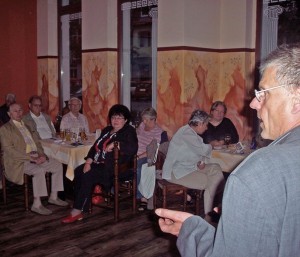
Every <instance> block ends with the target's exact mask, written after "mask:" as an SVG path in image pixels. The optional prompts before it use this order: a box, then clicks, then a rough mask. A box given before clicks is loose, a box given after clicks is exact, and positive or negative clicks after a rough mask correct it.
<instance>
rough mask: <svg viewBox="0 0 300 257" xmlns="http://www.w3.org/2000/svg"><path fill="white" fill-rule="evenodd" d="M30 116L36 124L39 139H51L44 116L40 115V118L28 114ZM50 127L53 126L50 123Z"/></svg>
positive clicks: (50, 132)
mask: <svg viewBox="0 0 300 257" xmlns="http://www.w3.org/2000/svg"><path fill="white" fill-rule="evenodd" d="M30 115H31V117H32V118H33V120H34V122H35V124H36V129H37V132H38V133H39V135H40V137H41V139H47V138H51V137H52V131H51V129H50V128H49V125H48V123H47V121H46V119H45V117H44V115H43V114H42V113H41V114H40V116H36V115H35V114H34V113H32V112H30ZM51 125H52V126H53V124H52V122H51ZM53 127H54V126H53Z"/></svg>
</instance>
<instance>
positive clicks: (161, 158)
mask: <svg viewBox="0 0 300 257" xmlns="http://www.w3.org/2000/svg"><path fill="white" fill-rule="evenodd" d="M168 147H169V142H164V143H162V144H161V145H160V146H159V148H158V153H157V160H156V163H155V167H156V170H162V167H163V165H164V162H165V159H166V156H167V152H168Z"/></svg>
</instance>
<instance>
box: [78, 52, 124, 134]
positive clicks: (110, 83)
mask: <svg viewBox="0 0 300 257" xmlns="http://www.w3.org/2000/svg"><path fill="white" fill-rule="evenodd" d="M116 64H117V60H116V53H112V52H108V53H105V52H101V53H84V54H83V74H84V80H83V90H82V101H83V108H84V109H83V111H84V114H85V115H86V117H87V119H88V122H89V126H90V131H92V132H94V131H95V130H96V129H98V128H100V129H102V128H104V127H105V126H107V115H108V111H109V109H110V107H111V106H112V105H114V104H116V103H117V102H118V88H117V82H116V81H117V73H116V67H117V65H116Z"/></svg>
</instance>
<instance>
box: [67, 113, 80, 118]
mask: <svg viewBox="0 0 300 257" xmlns="http://www.w3.org/2000/svg"><path fill="white" fill-rule="evenodd" d="M69 113H70V115H71V116H72V117H73V118H78V117H79V115H80V113H78V116H75V115H74V114H73V112H69Z"/></svg>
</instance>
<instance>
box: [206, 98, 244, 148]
mask: <svg viewBox="0 0 300 257" xmlns="http://www.w3.org/2000/svg"><path fill="white" fill-rule="evenodd" d="M226 111H227V107H226V105H225V104H224V103H223V102H221V101H216V102H214V103H213V104H212V106H211V108H210V115H211V119H210V121H209V123H208V127H207V130H206V131H205V132H204V133H203V135H202V138H203V141H204V143H206V144H208V143H209V144H211V145H212V146H222V145H224V144H225V140H224V139H225V136H226V135H230V143H231V144H235V143H237V142H238V141H239V135H238V133H237V130H236V128H235V126H234V125H233V123H232V122H231V120H230V119H228V118H226V117H225V114H226Z"/></svg>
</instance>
